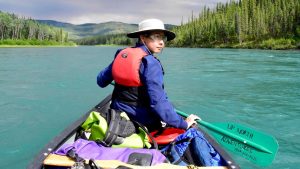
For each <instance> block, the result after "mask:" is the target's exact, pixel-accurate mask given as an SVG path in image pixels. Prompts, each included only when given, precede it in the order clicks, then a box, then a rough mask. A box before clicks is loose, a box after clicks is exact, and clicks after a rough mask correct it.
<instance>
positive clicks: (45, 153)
mask: <svg viewBox="0 0 300 169" xmlns="http://www.w3.org/2000/svg"><path fill="white" fill-rule="evenodd" d="M110 102H111V95H109V96H107V97H106V98H105V99H103V100H102V101H101V102H100V103H99V104H97V105H96V106H95V107H93V108H92V109H91V110H90V111H88V112H86V113H85V114H84V115H83V116H82V117H80V118H79V119H78V120H77V121H75V122H74V123H72V124H71V125H70V126H68V127H67V128H66V129H64V130H63V131H62V132H61V133H60V134H59V135H57V136H56V137H55V138H54V139H52V140H51V141H50V142H49V143H48V144H47V145H46V146H45V147H44V148H42V150H41V151H40V152H39V153H38V154H37V155H36V156H35V157H34V158H33V159H32V161H31V162H30V163H29V165H28V166H27V169H43V168H44V169H47V168H51V167H53V166H64V167H67V168H70V167H71V166H72V165H74V161H73V160H71V159H70V158H68V157H66V156H60V155H56V154H53V153H52V152H54V151H55V150H57V149H58V148H60V147H61V146H62V145H64V144H67V143H68V144H69V143H73V142H75V141H76V140H75V138H76V135H77V134H78V132H80V130H81V125H82V124H83V122H84V121H85V120H86V119H87V117H88V116H89V114H90V113H91V112H92V111H101V112H107V110H108V109H109V105H110ZM196 129H197V130H199V131H201V132H202V133H203V134H204V137H205V138H206V139H207V140H208V141H209V143H210V144H211V145H212V146H213V147H214V148H215V150H216V151H217V152H218V153H219V154H220V156H221V158H223V159H224V161H225V163H226V164H225V165H224V166H220V167H204V166H202V167H201V166H199V167H196V168H208V169H221V168H222V169H225V168H226V169H239V168H240V167H239V165H238V164H237V163H236V162H235V161H234V160H233V159H232V157H231V156H230V155H229V154H228V153H227V152H226V151H225V150H224V149H223V148H222V147H221V146H220V145H219V144H218V143H217V141H215V140H214V139H213V138H212V137H211V136H210V135H209V134H208V133H207V132H206V131H205V130H203V129H202V128H200V127H197V126H196ZM96 164H97V165H98V166H100V167H101V168H116V167H118V166H126V167H129V168H141V166H135V165H129V164H126V163H124V162H121V161H117V160H96ZM193 167H195V166H193ZM142 168H172V169H176V168H190V166H177V165H173V164H168V163H163V164H159V165H156V166H149V167H145V166H143V167H142Z"/></svg>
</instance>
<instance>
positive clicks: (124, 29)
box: [36, 20, 174, 40]
mask: <svg viewBox="0 0 300 169" xmlns="http://www.w3.org/2000/svg"><path fill="white" fill-rule="evenodd" d="M36 21H37V22H39V23H43V24H47V25H50V26H54V27H59V28H63V29H64V30H65V31H67V32H69V37H70V39H75V40H76V39H82V38H86V37H94V36H100V35H112V34H124V33H128V32H133V31H136V30H137V29H138V25H137V24H127V23H122V22H113V21H112V22H104V23H98V24H96V23H85V24H81V25H74V24H70V23H65V22H58V21H54V20H36ZM173 27H174V25H170V24H166V28H167V29H171V28H173Z"/></svg>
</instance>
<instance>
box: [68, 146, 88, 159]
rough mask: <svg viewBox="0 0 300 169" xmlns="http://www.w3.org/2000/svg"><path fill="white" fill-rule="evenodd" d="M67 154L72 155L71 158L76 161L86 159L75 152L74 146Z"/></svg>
mask: <svg viewBox="0 0 300 169" xmlns="http://www.w3.org/2000/svg"><path fill="white" fill-rule="evenodd" d="M67 156H68V157H70V158H71V159H73V160H74V161H75V162H83V161H84V159H83V158H81V157H79V156H78V154H77V153H76V152H75V150H74V148H72V149H71V150H69V151H68V152H67Z"/></svg>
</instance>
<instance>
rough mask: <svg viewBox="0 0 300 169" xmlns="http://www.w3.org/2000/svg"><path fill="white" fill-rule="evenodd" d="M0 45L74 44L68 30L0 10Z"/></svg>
mask: <svg viewBox="0 0 300 169" xmlns="http://www.w3.org/2000/svg"><path fill="white" fill-rule="evenodd" d="M0 45H74V43H73V42H69V40H68V32H65V31H63V30H62V29H59V28H55V27H51V26H48V25H45V24H40V23H38V22H37V21H35V20H33V19H26V18H24V17H23V18H20V17H18V16H17V15H15V14H9V13H4V12H1V11H0Z"/></svg>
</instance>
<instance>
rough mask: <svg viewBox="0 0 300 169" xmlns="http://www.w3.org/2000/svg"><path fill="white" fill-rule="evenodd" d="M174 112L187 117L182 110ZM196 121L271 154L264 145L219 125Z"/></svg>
mask: <svg viewBox="0 0 300 169" xmlns="http://www.w3.org/2000/svg"><path fill="white" fill-rule="evenodd" d="M176 112H177V113H178V114H179V115H181V116H183V117H188V114H186V113H184V112H182V111H179V110H176ZM197 122H198V124H200V125H202V126H204V127H206V128H208V129H210V130H212V131H214V132H218V133H220V134H222V135H226V136H227V137H230V138H234V139H235V140H237V141H239V142H242V143H243V144H247V145H248V146H251V147H253V148H256V149H258V150H260V151H263V152H266V153H269V154H272V152H271V151H270V150H268V149H266V148H265V147H263V146H260V145H258V144H256V143H254V142H253V141H250V140H245V139H244V138H243V137H241V136H239V135H236V134H234V133H231V132H228V131H226V130H224V129H222V128H219V127H217V126H214V125H213V124H211V123H208V122H205V121H203V120H197Z"/></svg>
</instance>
